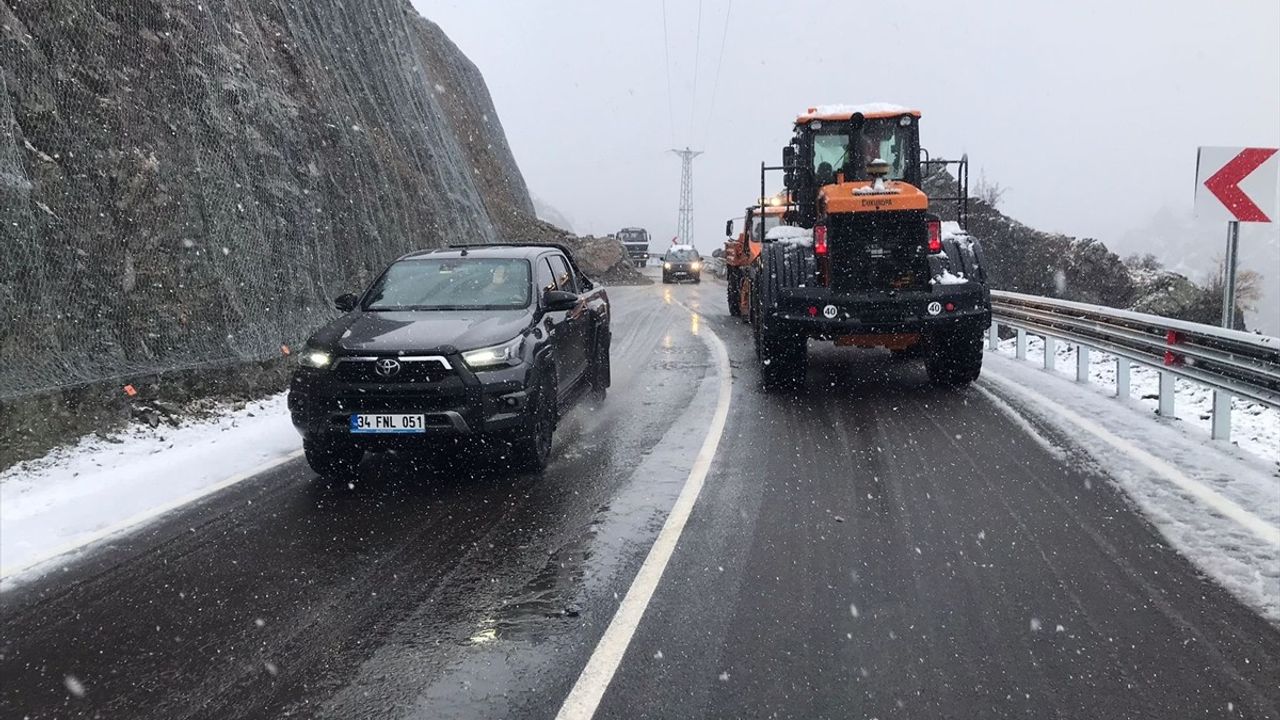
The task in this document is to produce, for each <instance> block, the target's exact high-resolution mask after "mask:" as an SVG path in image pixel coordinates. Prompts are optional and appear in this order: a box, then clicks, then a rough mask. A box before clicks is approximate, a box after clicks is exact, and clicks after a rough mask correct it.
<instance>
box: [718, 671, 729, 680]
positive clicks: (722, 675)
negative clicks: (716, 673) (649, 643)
mask: <svg viewBox="0 0 1280 720" xmlns="http://www.w3.org/2000/svg"><path fill="white" fill-rule="evenodd" d="M720 682H729V673H727V672H722V673H720Z"/></svg>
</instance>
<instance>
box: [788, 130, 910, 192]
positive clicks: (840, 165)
mask: <svg viewBox="0 0 1280 720" xmlns="http://www.w3.org/2000/svg"><path fill="white" fill-rule="evenodd" d="M899 121H900V119H899V118H896V117H893V118H873V119H869V120H866V121H864V122H863V123H862V127H861V128H860V129H859V130H858V131H857V132H856V133H854V134H853V140H854V142H855V144H854V147H853V148H852V151H851V149H850V147H849V139H850V126H849V123H844V122H826V123H823V124H822V125H821V126H820V127H816V128H815V134H814V136H813V172H814V178H815V179H816V180H817V182H818V184H819V185H830V184H831V183H834V182H835V181H836V173H839V172H844V173H846V177H845V179H846V180H866V179H867V175H866V166H867V163H868V162H870V161H872V160H874V159H876V158H880V159H881V160H884V161H885V162H886V163H888V164H889V175H888V178H889V179H890V180H902V179H904V178H906V175H907V165H908V163H907V154H908V153H909V152H910V151H911V146H912V144H913V142H912V141H913V133H914V132H915V129H914V128H915V126H914V124H910V125H907V126H902V125H900V124H899ZM912 122H914V121H912Z"/></svg>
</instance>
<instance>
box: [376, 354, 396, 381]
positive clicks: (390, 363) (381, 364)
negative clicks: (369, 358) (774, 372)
mask: <svg viewBox="0 0 1280 720" xmlns="http://www.w3.org/2000/svg"><path fill="white" fill-rule="evenodd" d="M373 369H374V370H375V371H377V373H378V374H379V375H381V376H382V377H391V376H393V375H398V374H399V373H400V361H399V360H396V359H395V358H382V359H380V360H378V361H377V362H376V363H374V364H373Z"/></svg>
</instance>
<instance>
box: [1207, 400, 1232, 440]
mask: <svg viewBox="0 0 1280 720" xmlns="http://www.w3.org/2000/svg"><path fill="white" fill-rule="evenodd" d="M1210 435H1211V436H1212V437H1213V439H1214V440H1221V441H1223V442H1229V441H1230V440H1231V393H1229V392H1226V391H1225V390H1214V391H1213V423H1212V425H1210Z"/></svg>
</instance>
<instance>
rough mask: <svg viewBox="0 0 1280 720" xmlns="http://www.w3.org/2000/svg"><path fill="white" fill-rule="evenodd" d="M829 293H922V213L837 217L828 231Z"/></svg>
mask: <svg viewBox="0 0 1280 720" xmlns="http://www.w3.org/2000/svg"><path fill="white" fill-rule="evenodd" d="M827 236H828V244H829V246H830V253H831V283H830V286H831V290H832V291H833V292H836V293H840V294H853V293H862V292H867V291H887V290H921V289H927V288H928V287H929V263H928V260H927V259H926V258H927V256H926V255H925V254H924V248H925V245H926V243H927V242H928V227H927V225H926V223H925V213H924V211H923V210H901V211H893V212H867V213H854V214H852V215H835V216H832V217H831V218H830V220H829V226H828V231H827Z"/></svg>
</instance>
